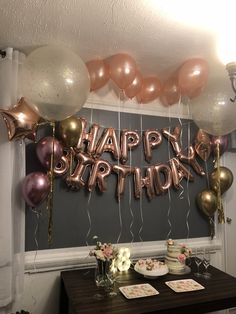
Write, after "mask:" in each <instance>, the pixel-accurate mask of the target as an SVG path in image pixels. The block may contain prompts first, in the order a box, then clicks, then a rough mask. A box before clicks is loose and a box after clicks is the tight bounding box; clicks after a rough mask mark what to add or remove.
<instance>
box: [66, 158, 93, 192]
mask: <svg viewBox="0 0 236 314" xmlns="http://www.w3.org/2000/svg"><path fill="white" fill-rule="evenodd" d="M75 158H76V160H77V165H76V167H75V170H74V172H73V173H72V174H71V175H70V176H68V177H67V178H66V184H67V185H68V186H69V187H70V188H72V189H74V190H78V189H80V188H81V187H83V186H85V182H84V179H83V175H84V173H85V171H86V169H87V167H88V166H91V165H92V164H93V163H94V160H93V159H92V158H91V157H90V156H87V155H86V154H83V153H79V154H76V155H75Z"/></svg>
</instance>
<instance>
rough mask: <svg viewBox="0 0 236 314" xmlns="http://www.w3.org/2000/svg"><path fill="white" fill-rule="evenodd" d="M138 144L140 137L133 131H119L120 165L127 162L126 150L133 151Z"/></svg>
mask: <svg viewBox="0 0 236 314" xmlns="http://www.w3.org/2000/svg"><path fill="white" fill-rule="evenodd" d="M139 142H140V137H139V135H138V133H137V132H135V131H128V130H127V129H124V130H122V131H121V137H120V146H121V156H120V160H121V162H122V164H124V163H126V162H127V160H128V149H130V150H131V149H134V148H135V147H136V146H138V144H139Z"/></svg>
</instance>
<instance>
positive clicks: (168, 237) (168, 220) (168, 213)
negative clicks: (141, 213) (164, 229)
mask: <svg viewBox="0 0 236 314" xmlns="http://www.w3.org/2000/svg"><path fill="white" fill-rule="evenodd" d="M168 118H169V125H171V117H170V106H169V107H168ZM169 132H170V127H169ZM167 147H168V158H169V159H170V140H169V138H168V145H167ZM168 199H169V206H168V211H167V222H168V225H169V231H168V233H167V236H166V239H170V238H171V234H172V224H171V220H170V213H171V193H170V189H168Z"/></svg>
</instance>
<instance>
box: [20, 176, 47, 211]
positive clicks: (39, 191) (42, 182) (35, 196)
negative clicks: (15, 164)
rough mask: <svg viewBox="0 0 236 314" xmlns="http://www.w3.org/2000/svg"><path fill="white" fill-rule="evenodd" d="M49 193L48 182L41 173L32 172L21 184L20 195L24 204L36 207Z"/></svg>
mask: <svg viewBox="0 0 236 314" xmlns="http://www.w3.org/2000/svg"><path fill="white" fill-rule="evenodd" d="M49 192H50V180H49V178H48V176H47V175H46V174H45V173H43V172H32V173H30V174H28V175H27V176H26V177H25V178H24V180H23V182H22V195H23V198H24V200H25V202H26V203H27V204H28V205H29V206H31V207H36V206H38V205H39V204H40V203H42V202H43V201H44V200H45V198H46V197H47V196H48V193H49Z"/></svg>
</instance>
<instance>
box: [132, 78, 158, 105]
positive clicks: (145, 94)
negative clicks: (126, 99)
mask: <svg viewBox="0 0 236 314" xmlns="http://www.w3.org/2000/svg"><path fill="white" fill-rule="evenodd" d="M161 89H162V86H161V82H160V80H159V79H158V78H157V77H156V76H150V77H145V78H143V84H142V88H141V91H140V92H139V93H138V94H137V96H136V98H137V100H138V102H139V103H143V104H146V103H148V102H150V101H152V100H154V99H156V98H157V97H159V96H160V94H161Z"/></svg>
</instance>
